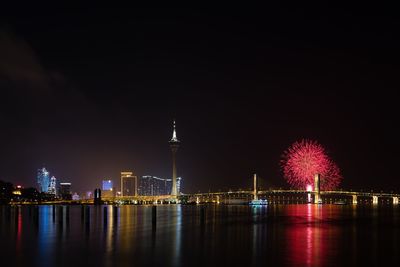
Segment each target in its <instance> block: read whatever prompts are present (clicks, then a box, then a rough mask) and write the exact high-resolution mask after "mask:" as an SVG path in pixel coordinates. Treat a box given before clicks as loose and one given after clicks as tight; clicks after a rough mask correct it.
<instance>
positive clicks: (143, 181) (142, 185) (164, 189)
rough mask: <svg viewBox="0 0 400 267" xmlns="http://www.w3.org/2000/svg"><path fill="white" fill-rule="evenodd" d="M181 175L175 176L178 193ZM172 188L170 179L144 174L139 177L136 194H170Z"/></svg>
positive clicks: (179, 191)
mask: <svg viewBox="0 0 400 267" xmlns="http://www.w3.org/2000/svg"><path fill="white" fill-rule="evenodd" d="M181 181H182V179H181V177H177V178H176V188H177V192H178V194H180V193H181ZM171 190H172V179H163V178H159V177H156V176H150V175H145V176H142V177H140V179H139V187H138V194H139V195H140V196H161V195H170V194H171Z"/></svg>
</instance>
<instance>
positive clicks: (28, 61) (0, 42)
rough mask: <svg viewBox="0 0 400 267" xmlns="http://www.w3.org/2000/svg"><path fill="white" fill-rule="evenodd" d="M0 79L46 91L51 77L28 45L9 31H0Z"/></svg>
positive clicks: (27, 87)
mask: <svg viewBox="0 0 400 267" xmlns="http://www.w3.org/2000/svg"><path fill="white" fill-rule="evenodd" d="M0 58H1V61H0V77H2V78H3V80H9V81H11V82H15V83H23V84H26V85H27V86H26V87H23V88H26V89H30V88H32V87H34V88H39V89H42V90H44V89H48V88H49V82H50V79H51V75H49V73H48V72H47V71H46V70H45V69H44V67H43V66H42V64H41V63H40V60H39V59H38V57H37V55H36V54H35V52H34V51H33V49H32V48H31V47H30V45H29V44H28V43H27V42H26V41H25V40H24V39H22V38H20V37H18V36H17V35H15V34H13V33H12V32H10V31H6V30H0Z"/></svg>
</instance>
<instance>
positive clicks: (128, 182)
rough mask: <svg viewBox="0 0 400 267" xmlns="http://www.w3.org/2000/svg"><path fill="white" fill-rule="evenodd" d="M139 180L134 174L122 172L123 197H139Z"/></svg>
mask: <svg viewBox="0 0 400 267" xmlns="http://www.w3.org/2000/svg"><path fill="white" fill-rule="evenodd" d="M137 193H138V180H137V176H135V175H133V172H129V171H126V172H121V196H123V197H126V196H137Z"/></svg>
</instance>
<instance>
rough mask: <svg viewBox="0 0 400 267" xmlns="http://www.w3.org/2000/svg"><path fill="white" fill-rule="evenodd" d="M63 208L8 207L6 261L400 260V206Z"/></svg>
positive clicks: (1, 230)
mask: <svg viewBox="0 0 400 267" xmlns="http://www.w3.org/2000/svg"><path fill="white" fill-rule="evenodd" d="M60 207H61V206H60ZM60 207H56V208H55V211H56V213H55V215H56V216H55V217H54V218H53V214H52V213H53V208H52V206H38V208H36V207H35V206H23V207H18V208H16V207H9V206H2V207H1V213H0V214H1V217H0V218H1V219H0V237H1V239H0V240H1V241H0V251H1V257H2V259H7V261H9V262H10V264H11V263H13V264H15V266H28V265H29V266H32V265H34V266H73V265H76V266H78V265H79V266H83V265H89V264H90V265H91V266H132V265H136V266H137V265H140V266H206V265H207V266H217V265H221V264H224V265H229V266H238V265H243V264H244V265H243V266H248V265H251V266H261V265H266V264H269V263H271V264H280V265H293V266H294V265H296V266H338V265H362V264H367V265H379V264H382V263H383V262H390V263H392V264H393V265H397V264H399V263H400V257H399V255H398V254H397V252H398V250H399V246H400V229H399V227H398V225H399V219H400V209H399V208H398V206H391V205H384V206H383V205H375V206H372V205H362V206H351V205H346V206H340V205H311V204H309V205H269V206H268V207H265V208H260V207H258V208H254V207H249V206H235V205H207V206H203V205H188V206H185V205H162V206H157V218H156V221H154V220H153V219H152V211H153V208H152V206H130V205H126V206H119V207H117V208H115V207H113V206H90V208H88V207H89V206H86V207H84V214H82V209H81V207H80V206H68V209H69V211H68V210H67V206H64V207H63V208H60ZM104 207H106V211H107V216H106V218H104ZM89 210H90V211H89ZM60 211H62V214H63V215H62V216H60V214H61V213H60ZM87 212H90V217H89V216H87V214H88V213H87ZM68 214H69V215H68ZM82 215H83V216H82ZM22 255H23V257H21V256H22ZM8 266H10V265H8Z"/></svg>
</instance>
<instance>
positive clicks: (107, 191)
mask: <svg viewBox="0 0 400 267" xmlns="http://www.w3.org/2000/svg"><path fill="white" fill-rule="evenodd" d="M102 189H103V197H113V196H114V190H113V182H112V181H111V180H103V186H102Z"/></svg>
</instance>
